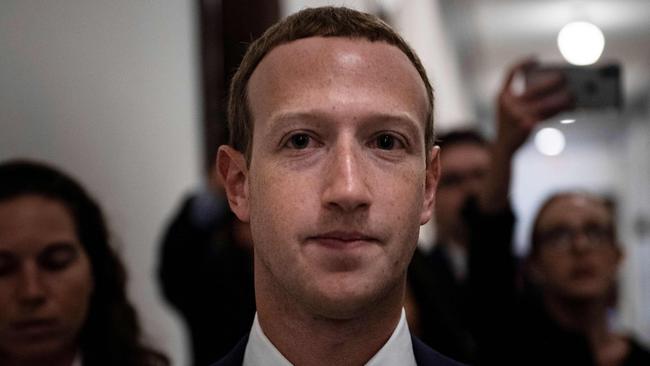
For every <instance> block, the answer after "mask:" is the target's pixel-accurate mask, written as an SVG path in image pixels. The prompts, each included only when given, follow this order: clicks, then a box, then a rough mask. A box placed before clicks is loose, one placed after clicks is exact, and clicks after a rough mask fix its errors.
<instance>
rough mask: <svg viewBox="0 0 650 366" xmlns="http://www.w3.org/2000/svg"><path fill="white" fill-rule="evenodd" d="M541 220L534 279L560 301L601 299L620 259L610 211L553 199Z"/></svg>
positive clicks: (597, 204)
mask: <svg viewBox="0 0 650 366" xmlns="http://www.w3.org/2000/svg"><path fill="white" fill-rule="evenodd" d="M540 215H541V216H540V218H539V223H538V232H539V235H540V237H542V238H543V239H540V240H541V244H540V248H539V250H538V253H537V255H535V256H534V257H533V261H532V263H531V264H532V266H533V270H534V273H535V274H536V277H537V280H538V281H539V282H541V284H542V286H543V287H544V288H545V290H547V291H551V292H552V293H554V294H555V295H559V296H561V297H564V298H568V299H576V300H578V299H581V300H587V299H605V298H606V297H607V296H608V295H609V294H610V291H611V289H612V286H613V285H614V284H615V281H616V273H617V269H618V265H619V262H620V259H621V251H620V249H619V247H618V245H617V244H616V242H615V238H614V234H613V233H614V231H613V225H614V223H613V219H612V216H611V212H610V211H609V209H608V208H607V207H606V206H605V205H604V203H603V202H601V201H599V200H597V199H594V198H592V197H588V196H583V195H579V194H575V195H569V196H566V197H562V198H559V199H556V200H555V201H553V202H552V203H551V204H550V205H549V206H547V207H546V209H545V210H544V211H543V212H542V213H541V214H540Z"/></svg>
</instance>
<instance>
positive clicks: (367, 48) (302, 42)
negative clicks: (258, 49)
mask: <svg viewBox="0 0 650 366" xmlns="http://www.w3.org/2000/svg"><path fill="white" fill-rule="evenodd" d="M377 64H381V66H382V67H384V68H390V69H402V70H403V71H404V70H408V72H410V73H413V74H414V75H415V76H416V80H418V82H420V83H422V87H423V88H424V83H423V82H422V81H421V79H420V77H419V74H418V73H417V70H416V69H415V66H413V64H412V63H411V61H410V60H409V59H408V57H407V56H406V54H404V52H402V50H400V49H399V48H398V47H396V46H394V45H391V44H388V43H386V42H383V41H374V42H372V41H369V40H367V39H365V38H349V37H307V38H301V39H298V40H295V41H291V42H288V43H284V44H281V45H278V46H276V47H274V48H273V49H271V50H270V51H269V52H268V53H267V55H266V56H265V57H264V58H262V60H261V61H260V63H259V64H258V66H257V67H256V68H255V71H254V72H253V75H252V76H251V83H253V82H255V79H256V78H257V77H259V76H260V74H267V73H269V72H271V73H279V72H280V73H286V72H290V73H293V72H296V71H298V70H296V66H297V65H302V66H307V65H309V67H307V68H306V70H309V69H313V68H331V69H337V70H340V71H344V70H346V69H348V70H349V69H354V68H358V67H359V66H360V65H377Z"/></svg>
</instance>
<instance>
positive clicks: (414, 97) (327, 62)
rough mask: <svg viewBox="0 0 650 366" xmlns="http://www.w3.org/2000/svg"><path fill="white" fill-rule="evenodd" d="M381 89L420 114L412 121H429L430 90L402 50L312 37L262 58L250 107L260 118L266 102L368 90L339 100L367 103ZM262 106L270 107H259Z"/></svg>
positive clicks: (251, 86) (356, 40)
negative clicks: (329, 91)
mask: <svg viewBox="0 0 650 366" xmlns="http://www.w3.org/2000/svg"><path fill="white" fill-rule="evenodd" d="M378 86H381V87H382V88H387V89H391V90H392V92H393V94H392V95H394V96H395V97H396V98H397V99H393V101H394V102H395V103H401V105H402V106H405V105H409V106H408V109H409V110H412V111H417V117H416V116H414V117H416V118H417V119H418V120H419V119H422V120H423V121H424V120H425V119H426V115H427V110H428V107H427V106H428V102H427V100H428V98H427V92H426V87H425V86H424V82H423V81H422V79H421V78H420V75H419V73H418V72H417V70H416V69H415V66H413V64H412V63H411V62H410V60H409V59H408V57H407V56H406V55H405V54H404V53H403V52H402V51H401V50H400V49H399V48H397V47H396V46H393V45H390V44H388V43H385V42H371V41H368V40H366V39H363V38H343V37H310V38H304V39H299V40H296V41H293V42H289V43H286V44H283V45H280V46H277V47H276V48H274V49H273V50H271V51H270V52H269V53H268V54H267V55H266V57H264V58H263V59H262V61H261V62H260V64H259V65H258V66H257V68H256V69H255V71H254V73H253V75H252V76H251V79H250V81H249V85H248V99H249V107H250V108H251V112H252V114H253V117H254V119H256V118H255V117H258V116H260V115H266V114H267V113H268V112H270V110H264V109H265V108H266V107H269V104H268V103H270V105H275V104H277V103H282V104H283V106H286V104H287V103H291V102H298V103H302V102H301V101H304V100H307V99H309V98H310V96H316V95H318V97H323V95H324V94H323V93H324V92H325V91H326V90H332V91H333V90H334V88H336V91H337V93H338V96H340V97H345V91H346V89H347V90H349V91H352V90H360V89H362V88H365V89H366V90H367V91H368V93H367V94H368V95H367V97H363V98H359V97H360V96H359V95H358V94H357V95H356V96H355V98H354V100H352V99H347V100H341V102H342V103H343V102H347V103H350V102H354V103H363V100H364V99H368V100H369V99H372V98H373V95H371V94H373V93H376V92H377V89H376V88H377V87H378ZM326 94H327V93H326ZM331 95H332V96H333V95H334V94H331ZM376 97H378V95H376ZM290 101H291V102H290ZM261 102H263V104H266V105H265V106H261V105H260V103H261ZM387 107H388V106H387ZM260 108H262V109H260ZM258 112H261V113H262V114H259V113H258Z"/></svg>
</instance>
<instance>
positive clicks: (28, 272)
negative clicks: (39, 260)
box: [17, 263, 46, 306]
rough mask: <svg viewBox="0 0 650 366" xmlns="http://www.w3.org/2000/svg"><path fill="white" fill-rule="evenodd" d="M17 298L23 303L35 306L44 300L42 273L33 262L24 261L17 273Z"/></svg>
mask: <svg viewBox="0 0 650 366" xmlns="http://www.w3.org/2000/svg"><path fill="white" fill-rule="evenodd" d="M17 292H18V293H17V297H18V300H20V302H21V303H22V304H24V305H29V306H37V305H39V304H41V303H43V302H44V301H45V298H46V296H45V294H46V291H45V287H44V284H43V273H42V272H41V270H40V269H39V268H38V266H37V265H36V264H34V263H26V264H24V265H23V268H22V269H21V271H20V274H19V283H18V289H17Z"/></svg>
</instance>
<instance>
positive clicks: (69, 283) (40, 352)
mask: <svg viewBox="0 0 650 366" xmlns="http://www.w3.org/2000/svg"><path fill="white" fill-rule="evenodd" d="M92 291H93V279H92V274H91V269H90V261H89V259H88V256H87V255H86V252H85V251H84V249H83V247H82V246H81V243H80V242H79V238H78V237H77V234H76V231H75V223H74V221H73V218H72V216H71V215H70V213H69V212H68V210H67V209H66V207H65V206H64V205H63V204H62V203H60V202H59V201H57V200H54V199H50V198H46V197H42V196H38V195H24V196H18V197H16V198H12V199H9V200H6V201H0V359H2V357H11V358H16V359H38V358H43V357H45V358H47V357H48V355H52V356H55V355H57V354H59V353H60V352H70V351H72V352H74V351H75V350H76V348H77V347H78V344H77V340H78V338H79V332H80V330H81V328H82V326H83V324H84V321H85V319H86V313H87V311H88V304H89V300H90V295H91V293H92Z"/></svg>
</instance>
